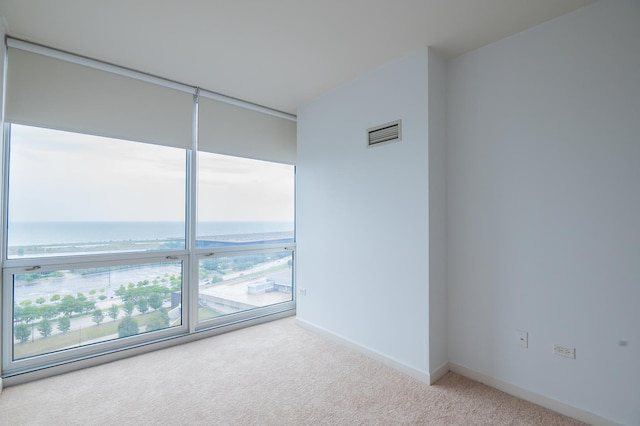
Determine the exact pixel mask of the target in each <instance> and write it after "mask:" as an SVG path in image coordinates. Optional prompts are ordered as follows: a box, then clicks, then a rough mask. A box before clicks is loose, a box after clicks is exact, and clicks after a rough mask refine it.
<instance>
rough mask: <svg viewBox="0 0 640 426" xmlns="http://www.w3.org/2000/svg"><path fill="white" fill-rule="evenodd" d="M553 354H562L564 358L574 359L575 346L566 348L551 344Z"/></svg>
mask: <svg viewBox="0 0 640 426" xmlns="http://www.w3.org/2000/svg"><path fill="white" fill-rule="evenodd" d="M553 354H554V355H559V356H563V357H565V358H571V359H576V348H567V347H566V346H560V345H558V344H555V345H553Z"/></svg>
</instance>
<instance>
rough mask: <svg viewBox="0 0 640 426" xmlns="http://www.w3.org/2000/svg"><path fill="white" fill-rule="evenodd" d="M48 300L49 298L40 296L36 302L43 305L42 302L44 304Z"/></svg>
mask: <svg viewBox="0 0 640 426" xmlns="http://www.w3.org/2000/svg"><path fill="white" fill-rule="evenodd" d="M46 301H47V299H45V298H44V297H38V298H37V299H36V303H37V304H38V305H42V304H43V303H44V302H46Z"/></svg>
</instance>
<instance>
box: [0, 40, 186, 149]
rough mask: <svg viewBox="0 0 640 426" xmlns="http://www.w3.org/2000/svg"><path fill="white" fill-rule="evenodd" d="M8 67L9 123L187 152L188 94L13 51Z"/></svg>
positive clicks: (97, 70) (10, 49)
mask: <svg viewBox="0 0 640 426" xmlns="http://www.w3.org/2000/svg"><path fill="white" fill-rule="evenodd" d="M7 65H8V68H7V97H6V110H5V112H6V115H5V120H6V121H8V122H12V123H18V124H25V125H32V126H39V127H48V128H53V129H58V130H66V131H72V132H79V133H86V134H93V135H98V136H107V137H113V138H118V139H126V140H132V141H138V142H147V143H154V144H159V145H166V146H174V147H181V148H190V147H191V140H192V136H191V135H192V127H193V125H192V121H193V120H192V115H193V95H192V94H190V93H186V92H183V91H179V90H176V89H172V88H169V87H163V86H159V85H156V84H152V83H149V82H146V81H142V80H139V79H135V78H130V77H126V76H122V75H117V74H114V73H111V72H107V71H102V70H99V69H95V68H92V67H88V66H83V65H80V64H77V63H71V62H67V61H64V60H60V59H54V58H52V57H48V56H45V55H41V54H38V53H33V52H28V51H25V50H21V49H17V48H12V47H10V48H9V49H8V61H7Z"/></svg>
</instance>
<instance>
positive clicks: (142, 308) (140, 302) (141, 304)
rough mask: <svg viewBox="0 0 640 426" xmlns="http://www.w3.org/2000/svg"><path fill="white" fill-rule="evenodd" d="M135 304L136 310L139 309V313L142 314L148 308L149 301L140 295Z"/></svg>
mask: <svg viewBox="0 0 640 426" xmlns="http://www.w3.org/2000/svg"><path fill="white" fill-rule="evenodd" d="M137 306H138V311H140V313H141V314H144V313H145V312H147V311H148V310H149V302H147V299H145V298H144V297H141V298H140V299H138V304H137Z"/></svg>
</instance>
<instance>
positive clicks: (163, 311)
mask: <svg viewBox="0 0 640 426" xmlns="http://www.w3.org/2000/svg"><path fill="white" fill-rule="evenodd" d="M43 52H44V54H43ZM68 59H71V60H68ZM7 64H8V67H7V76H6V79H5V80H6V86H5V93H6V115H5V125H4V139H3V140H4V150H3V152H4V158H3V164H4V168H3V180H4V185H3V211H2V217H3V224H4V229H3V237H4V238H3V242H2V244H3V245H2V253H3V256H2V257H3V259H2V289H3V293H2V296H3V297H2V301H3V302H2V320H3V321H2V365H3V375H5V376H10V375H13V374H19V373H22V372H27V371H31V370H34V369H39V368H43V367H48V366H51V365H56V364H58V363H65V362H70V361H73V360H75V359H80V358H83V357H86V356H93V355H99V354H102V353H107V352H109V351H114V350H123V349H127V348H128V347H131V346H135V345H140V344H143V343H149V342H153V341H156V340H161V339H167V338H171V337H177V336H184V335H189V334H194V333H198V332H200V331H204V330H207V329H210V328H212V327H217V328H219V327H223V326H224V325H225V323H231V322H233V323H237V322H238V321H242V320H245V319H251V318H254V317H257V316H264V315H269V314H270V313H276V312H283V311H287V310H291V309H294V308H295V304H294V303H295V301H294V291H293V288H294V280H293V278H294V273H293V268H294V253H295V239H294V180H295V176H294V165H293V160H294V159H295V123H294V122H293V121H291V120H290V118H289V117H284V118H283V117H282V116H278V114H275V115H274V114H269V113H268V111H267V113H265V112H264V111H261V110H260V109H258V110H246V109H245V108H243V107H242V105H240V106H239V105H238V103H237V102H236V104H235V105H228V104H227V103H226V102H225V99H223V98H222V97H220V96H217V95H215V94H211V93H208V92H205V91H199V90H196V89H193V88H190V87H188V86H181V85H178V84H175V83H171V82H168V83H167V84H164V83H165V82H163V81H161V80H159V79H155V80H154V79H151V81H148V79H144V78H143V79H138V78H137V77H138V76H137V75H136V74H135V73H133V74H132V72H130V71H128V70H125V71H122V72H120V70H119V69H117V68H115V67H112V66H106V65H104V66H102V65H101V64H100V63H94V62H91V61H87V60H85V59H83V58H81V60H80V61H76V60H75V59H74V57H71V56H70V55H68V54H62V55H60V54H58V53H57V52H56V51H53V50H50V49H46V48H44V49H43V48H40V47H36V48H35V49H34V48H33V47H32V46H31V45H28V44H26V43H23V42H13V43H11V42H10V47H9V51H8V61H7ZM157 83H159V84H157ZM198 105H201V106H202V108H201V109H200V111H199V108H198ZM292 141H293V143H292Z"/></svg>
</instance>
